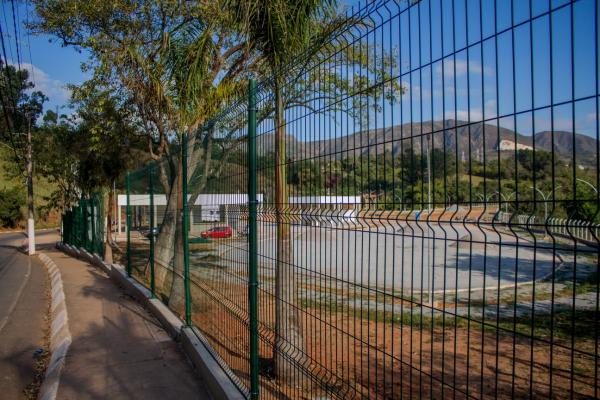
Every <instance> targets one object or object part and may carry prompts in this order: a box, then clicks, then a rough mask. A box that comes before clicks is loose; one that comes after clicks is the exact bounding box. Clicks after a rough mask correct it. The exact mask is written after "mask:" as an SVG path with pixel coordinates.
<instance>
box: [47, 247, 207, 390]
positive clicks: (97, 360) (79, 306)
mask: <svg viewBox="0 0 600 400" xmlns="http://www.w3.org/2000/svg"><path fill="white" fill-rule="evenodd" d="M45 254H47V255H48V256H49V257H50V258H51V259H52V260H53V261H54V262H55V263H56V264H57V265H58V267H59V270H60V272H61V275H62V280H63V286H64V292H65V298H66V304H67V312H68V315H69V329H70V331H71V335H72V339H73V343H72V344H71V347H70V349H69V353H68V354H67V358H66V364H65V367H64V369H63V370H62V376H61V381H60V386H59V389H58V395H57V398H58V399H168V398H177V399H208V398H209V395H208V393H207V391H206V389H205V388H204V384H203V382H201V381H200V380H198V378H197V377H196V375H195V374H194V371H193V370H192V366H191V364H190V363H189V362H188V360H187V359H186V358H185V356H184V354H183V353H182V352H181V350H180V349H179V347H178V345H177V344H176V343H175V342H173V341H172V340H171V338H170V337H169V335H168V334H167V333H166V332H165V331H164V330H163V329H162V327H161V326H160V323H159V322H158V321H157V320H156V319H155V318H154V317H153V316H152V315H151V314H150V313H149V312H147V311H146V310H145V309H144V308H143V307H142V306H141V305H140V304H138V303H137V302H136V301H134V300H133V299H132V298H130V297H129V296H127V295H125V294H124V293H123V292H121V290H120V289H119V288H117V287H116V286H115V285H114V284H113V283H112V282H111V281H110V280H109V279H108V277H107V276H106V275H105V274H104V273H103V272H102V271H100V270H99V269H97V268H96V267H93V266H91V265H89V264H87V263H85V262H83V261H80V260H76V259H73V258H71V257H69V256H67V255H65V254H63V253H61V252H58V251H57V250H54V249H48V250H46V251H45Z"/></svg>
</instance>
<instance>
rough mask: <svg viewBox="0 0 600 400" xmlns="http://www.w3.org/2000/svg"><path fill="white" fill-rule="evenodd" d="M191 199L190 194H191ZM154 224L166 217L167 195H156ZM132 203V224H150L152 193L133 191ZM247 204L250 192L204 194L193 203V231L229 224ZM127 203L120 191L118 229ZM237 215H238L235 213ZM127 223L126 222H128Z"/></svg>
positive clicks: (120, 229) (191, 221)
mask: <svg viewBox="0 0 600 400" xmlns="http://www.w3.org/2000/svg"><path fill="white" fill-rule="evenodd" d="M256 197H257V200H258V203H262V202H263V195H262V194H257V196H256ZM188 199H189V197H188ZM153 200H154V226H158V225H159V221H162V220H163V218H164V216H165V211H166V208H167V196H166V195H164V194H156V195H154V199H153ZM129 202H130V204H129V205H130V206H131V207H132V211H131V212H132V214H133V215H132V219H133V220H132V224H133V226H138V227H139V226H143V225H149V218H150V195H149V194H130V195H129ZM247 204H248V195H247V194H245V193H235V194H201V195H198V198H197V199H196V201H195V202H194V204H193V205H190V225H191V226H190V228H191V230H194V227H195V226H196V225H200V224H202V223H205V222H220V221H221V222H224V223H226V224H228V225H230V224H232V222H234V221H237V220H238V219H239V214H240V213H241V212H242V210H243V209H244V208H245V206H246V205H247ZM126 206H127V195H125V194H120V195H118V199H117V229H118V232H119V233H121V232H123V228H124V227H123V223H122V220H123V213H124V212H123V207H126ZM236 214H237V215H236ZM125 223H126V222H125Z"/></svg>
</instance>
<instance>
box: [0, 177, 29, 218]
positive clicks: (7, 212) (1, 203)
mask: <svg viewBox="0 0 600 400" xmlns="http://www.w3.org/2000/svg"><path fill="white" fill-rule="evenodd" d="M23 204H25V196H24V195H23V192H22V191H21V190H19V188H16V187H14V188H11V189H0V224H1V225H2V227H3V228H14V227H15V226H17V224H18V223H19V222H20V221H21V220H22V219H23V214H22V213H21V206H22V205H23Z"/></svg>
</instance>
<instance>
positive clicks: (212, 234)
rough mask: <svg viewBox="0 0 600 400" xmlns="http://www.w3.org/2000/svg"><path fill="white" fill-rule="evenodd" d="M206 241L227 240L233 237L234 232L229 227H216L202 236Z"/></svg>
mask: <svg viewBox="0 0 600 400" xmlns="http://www.w3.org/2000/svg"><path fill="white" fill-rule="evenodd" d="M200 236H202V237H203V238H204V239H208V238H211V239H225V238H230V237H232V236H233V231H232V230H231V228H230V227H229V226H215V227H214V228H210V229H209V230H207V231H204V232H202V233H201V234H200Z"/></svg>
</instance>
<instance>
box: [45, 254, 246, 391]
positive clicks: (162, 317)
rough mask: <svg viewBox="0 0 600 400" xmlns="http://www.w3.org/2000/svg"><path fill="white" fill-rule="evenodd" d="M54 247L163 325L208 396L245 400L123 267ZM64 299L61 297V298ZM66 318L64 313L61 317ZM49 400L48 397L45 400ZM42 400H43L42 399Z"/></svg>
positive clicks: (195, 335)
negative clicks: (102, 276) (103, 276)
mask: <svg viewBox="0 0 600 400" xmlns="http://www.w3.org/2000/svg"><path fill="white" fill-rule="evenodd" d="M56 248H57V249H59V250H61V251H63V252H65V253H67V254H68V255H70V256H72V257H76V258H80V259H83V260H85V261H87V262H89V263H90V264H92V265H95V266H97V267H99V268H101V269H102V270H104V271H105V272H107V274H108V276H109V278H110V279H111V280H112V281H113V282H114V283H115V284H116V285H117V286H119V287H121V288H122V289H123V290H124V291H125V292H126V293H128V294H129V295H131V296H132V297H133V298H135V299H136V300H138V301H139V302H140V303H141V304H142V305H143V306H144V307H146V309H147V310H148V311H150V312H151V313H152V315H154V316H155V317H156V318H157V319H158V320H159V321H160V323H161V324H162V325H163V328H164V329H165V330H166V331H167V333H169V335H170V336H171V337H172V338H173V339H174V340H176V341H180V342H181V344H182V347H183V350H184V352H185V353H186V355H187V356H188V358H189V359H190V360H191V362H192V364H193V365H194V367H195V370H196V374H197V375H198V376H199V377H200V378H201V379H203V380H204V381H205V382H206V383H207V388H208V390H209V392H210V394H211V396H212V397H213V398H214V399H216V400H221V399H231V400H238V399H245V398H246V397H245V396H244V395H243V394H242V392H241V391H240V389H238V387H237V386H236V385H235V384H234V383H233V382H232V380H231V378H230V376H234V375H233V372H231V371H226V370H225V369H224V368H226V366H224V365H223V364H222V363H219V362H218V361H217V360H216V359H215V357H214V356H213V355H212V354H211V352H210V351H209V349H208V348H207V344H206V342H205V341H202V340H201V339H199V337H202V335H201V334H200V333H199V332H197V331H196V330H194V329H192V328H190V327H186V326H185V324H184V323H183V321H182V320H181V319H179V317H177V316H176V315H175V314H174V313H173V312H172V311H171V310H170V309H169V308H168V307H167V306H166V305H165V304H163V303H162V302H161V301H160V300H158V299H156V298H153V297H152V293H151V292H150V290H148V289H147V288H146V287H144V286H142V285H141V284H140V283H138V282H137V281H136V280H134V279H133V278H131V277H128V276H127V272H126V271H125V268H123V266H121V265H119V264H108V263H106V262H104V261H102V260H101V259H100V258H99V257H98V256H97V255H95V254H94V255H91V254H89V253H88V252H87V251H85V250H83V249H77V248H75V247H71V246H69V245H66V244H63V243H57V244H56ZM63 297H64V295H63ZM65 316H66V314H65ZM48 399H49V400H52V399H51V398H48ZM44 400H46V399H45V398H44Z"/></svg>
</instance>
